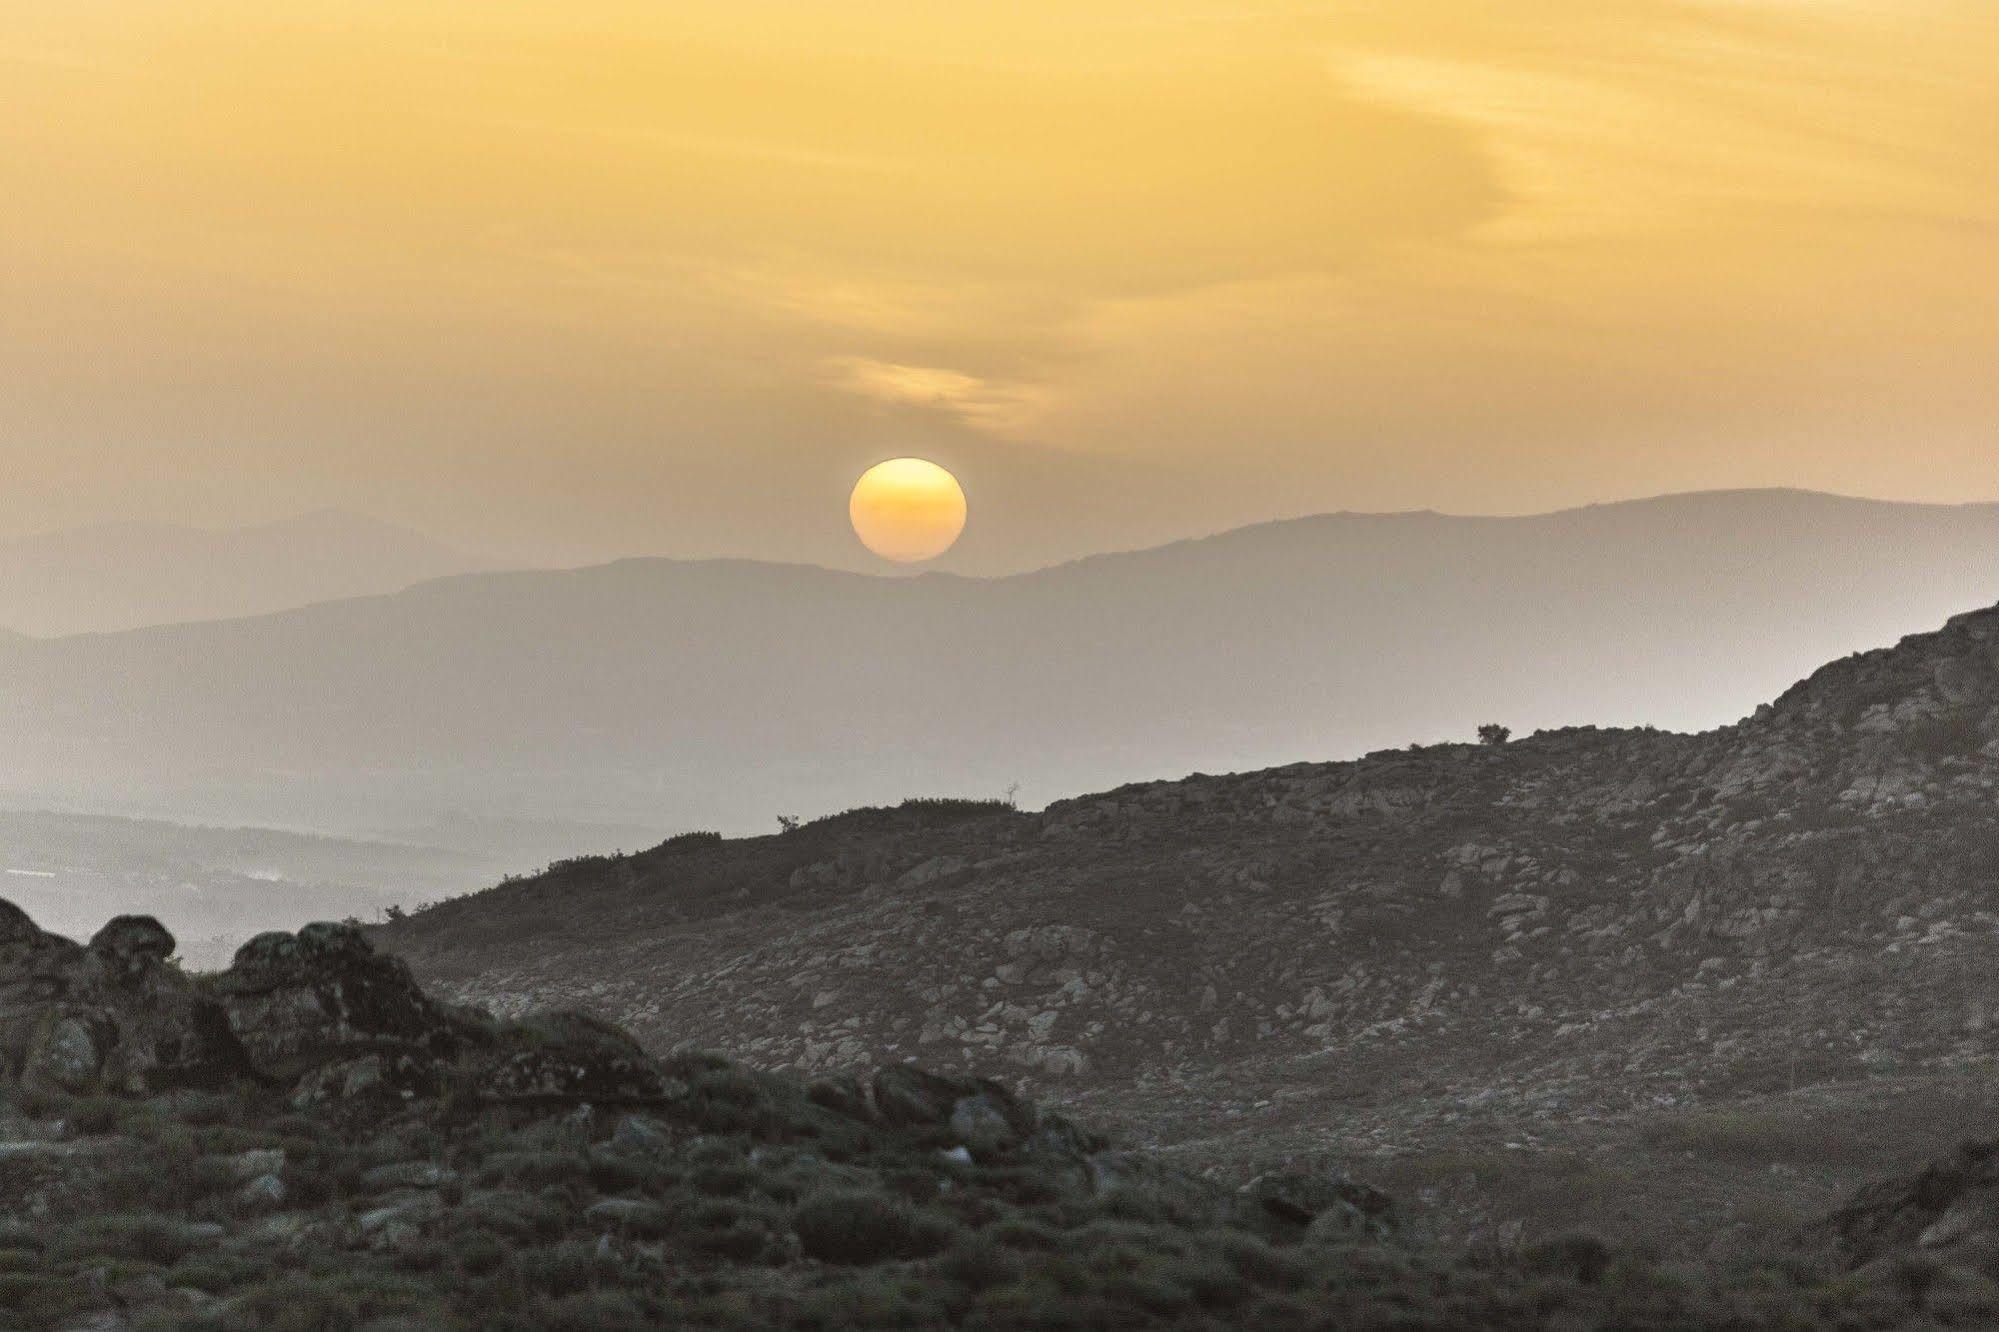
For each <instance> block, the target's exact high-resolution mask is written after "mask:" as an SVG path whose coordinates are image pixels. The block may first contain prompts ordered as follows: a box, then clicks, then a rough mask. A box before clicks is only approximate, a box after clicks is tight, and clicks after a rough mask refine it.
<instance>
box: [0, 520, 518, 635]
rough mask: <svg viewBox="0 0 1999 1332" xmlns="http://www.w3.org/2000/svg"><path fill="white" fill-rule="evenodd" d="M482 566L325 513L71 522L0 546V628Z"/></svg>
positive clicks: (134, 614) (387, 585)
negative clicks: (219, 522)
mask: <svg viewBox="0 0 1999 1332" xmlns="http://www.w3.org/2000/svg"><path fill="white" fill-rule="evenodd" d="M487 567H490V561H487V560H484V559H481V558H479V557H476V556H473V555H468V554H466V553H464V552H462V551H457V550H452V549H451V548H449V547H447V546H444V545H440V544H439V543H437V542H435V541H432V540H430V539H429V538H428V537H424V536H421V535H419V534H418V533H415V532H412V531H409V530H407V529H405V528H401V527H396V526H394V525H392V524H389V523H384V522H378V521H376V520H375V519H372V518H366V517H363V516H361V515H359V514H352V513H341V512H337V511H332V510H326V511H321V512H318V513H310V514H305V515H303V516H301V517H297V518H292V519H287V520H285V521H283V522H276V523H263V524H259V525H257V526H253V527H242V528H235V529H230V530H225V531H207V530H204V529H201V528H194V527H181V526H175V525H172V524H165V523H118V524H112V525H107V526H100V527H85V528H75V529H70V530H67V531H61V532H52V533H48V534H46V535H43V536H37V537H29V538H26V539H23V540H16V541H9V542H0V625H5V626H7V627H8V628H9V629H12V630H15V631H18V632H19V633H23V634H29V635H34V636H38V637H50V636H55V635H60V634H76V633H94V632H107V631H111V630H118V629H130V628H134V627H137V626H140V625H149V624H170V623H175V622H179V621H184V620H212V619H220V618H224V617H228V616H239V615H256V614H261V613H263V612H266V611H274V610H283V609H286V608H287V607H292V606H300V605H304V604H306V603H308V602H314V601H326V600H329V599H331V598H334V597H351V596H357V595H362V594H365V593H371V592H391V591H395V590H397V589H399V588H403V587H407V586H409V585H410V584H411V583H416V582H421V581H423V580H425V579H429V578H437V577H440V576H442V575H445V574H454V573H465V572H468V571H470V570H473V569H481V568H487ZM7 637H9V635H8V634H7V633H5V632H0V641H4V640H5V639H6V638H7Z"/></svg>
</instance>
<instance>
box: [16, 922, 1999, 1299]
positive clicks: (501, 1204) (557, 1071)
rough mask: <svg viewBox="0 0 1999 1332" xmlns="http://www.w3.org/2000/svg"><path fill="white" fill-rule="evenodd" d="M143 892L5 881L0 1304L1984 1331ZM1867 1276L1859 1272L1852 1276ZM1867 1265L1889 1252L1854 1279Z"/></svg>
mask: <svg viewBox="0 0 1999 1332" xmlns="http://www.w3.org/2000/svg"><path fill="white" fill-rule="evenodd" d="M173 948H174V941H173V939H172V937H171V936H170V935H169V934H168V933H167V932H166V931H165V930H164V929H162V928H161V927H160V926H159V925H158V924H157V922H155V921H153V920H151V919H150V918H148V917H140V916H124V917H119V918H118V919H116V920H113V921H112V922H111V923H110V924H108V925H106V926H105V927H104V929H103V930H101V931H100V932H99V933H98V934H97V935H96V937H94V938H93V939H92V940H91V941H90V943H89V944H88V945H79V944H77V943H74V942H71V941H70V940H67V939H63V938H60V937H58V936H55V935H51V934H47V933H45V932H44V931H42V930H40V929H38V928H37V927H36V926H35V925H34V924H33V923H32V922H31V921H29V920H28V919H27V918H26V917H25V916H24V915H22V914H21V913H20V912H19V911H18V910H17V909H15V908H13V907H12V906H11V905H8V904H5V903H0V1325H4V1326H6V1327H8V1328H10V1329H11V1328H55V1329H61V1330H62V1332H129V1330H131V1329H158V1330H161V1332H166V1330H169V1329H213V1330H218V1332H222V1330H229V1332H233V1330H241V1332H252V1330H255V1332H264V1330H265V1329H272V1328H281V1329H342V1330H344V1329H358V1328H364V1327H365V1328H368V1329H375V1330H376V1332H387V1330H388V1329H407V1328H467V1329H470V1328H479V1329H521V1330H522V1332H527V1330H528V1329H535V1330H536V1332H540V1330H542V1329H574V1330H575V1332H584V1330H586V1329H588V1330H589V1332H600V1330H605V1329H610V1330H616V1329H641V1328H650V1327H662V1326H672V1327H744V1328H748V1327H756V1328H767V1327H805V1328H840V1327H861V1326H868V1327H874V1326H912V1327H934V1326H942V1325H957V1326H967V1327H991V1328H1015V1327H1067V1328H1103V1327H1120V1326H1178V1327H1219V1326H1238V1325H1239V1326H1254V1327H1329V1326H1341V1327H1353V1326H1363V1327H1365V1326H1398V1327H1406V1326H1411V1325H1437V1326H1453V1327H1463V1326H1494V1327H1533V1326H1541V1325H1544V1324H1545V1323H1546V1321H1547V1320H1548V1319H1549V1318H1551V1317H1559V1318H1560V1319H1562V1320H1564V1321H1565V1322H1567V1323H1569V1324H1571V1325H1577V1326H1587V1325H1599V1326H1630V1325H1634V1324H1642V1325H1647V1326H1687V1327H1704V1326H1712V1327H1723V1326H1727V1327H1739V1326H1745V1325H1750V1324H1755V1323H1761V1322H1766V1321H1769V1320H1770V1319H1773V1318H1778V1319H1784V1320H1788V1321H1790V1322H1792V1323H1793V1324H1796V1325H1805V1324H1808V1323H1811V1322H1815V1321H1818V1320H1820V1319H1822V1318H1825V1317H1830V1316H1836V1317H1840V1318H1842V1319H1844V1320H1845V1321H1846V1323H1847V1325H1850V1326H1891V1325H1896V1324H1900V1323H1903V1322H1906V1321H1909V1320H1910V1319H1912V1318H1914V1317H1917V1316H1919V1315H1920V1316H1927V1317H1930V1318H1934V1319H1938V1320H1940V1321H1945V1322H1949V1321H1962V1322H1965V1323H1967V1324H1975V1323H1978V1322H1980V1321H1981V1320H1984V1319H1988V1318H1990V1317H1991V1316H1993V1315H1995V1314H1999V1297H1995V1296H1993V1294H1992V1292H1990V1291H1983V1290H1982V1288H1980V1287H1978V1286H1977V1285H1976V1284H1975V1271H1974V1270H1970V1269H1967V1271H1966V1273H1965V1274H1964V1276H1963V1277H1962V1278H1954V1279H1953V1280H1952V1281H1949V1282H1943V1283H1938V1282H1937V1281H1935V1280H1929V1281H1926V1282H1924V1283H1922V1284H1921V1286H1920V1287H1915V1286H1912V1285H1911V1283H1910V1281H1909V1280H1908V1279H1907V1270H1908V1263H1909V1262H1910V1261H1913V1260H1912V1259H1911V1258H1909V1257H1908V1256H1907V1255H1906V1254H1905V1253H1904V1251H1906V1250H1908V1249H1909V1248H1910V1247H1911V1243H1912V1242H1911V1241H1908V1240H1906V1239H1905V1238H1890V1239H1889V1240H1887V1241H1884V1243H1885V1244H1887V1245H1890V1246H1897V1247H1894V1252H1895V1253H1896V1254H1898V1255H1902V1256H1901V1258H1900V1261H1899V1265H1898V1262H1897V1260H1895V1259H1888V1260H1886V1261H1885V1262H1883V1261H1882V1260H1876V1261H1875V1262H1874V1264H1873V1266H1875V1267H1876V1268H1878V1269H1879V1270H1878V1272H1877V1274H1876V1276H1874V1277H1869V1278H1868V1279H1865V1280H1858V1281H1857V1280H1853V1279H1849V1278H1846V1277H1844V1276H1842V1275H1841V1268H1842V1262H1841V1259H1842V1257H1843V1256H1844V1255H1843V1254H1842V1253H1841V1252H1840V1251H1839V1250H1838V1249H1836V1248H1835V1247H1834V1245H1832V1244H1831V1243H1829V1242H1826V1241H1824V1240H1823V1239H1822V1240H1821V1242H1820V1243H1819V1244H1818V1246H1817V1248H1816V1250H1814V1248H1812V1247H1811V1246H1810V1245H1808V1244H1807V1245H1801V1246H1798V1247H1795V1248H1794V1249H1793V1250H1792V1252H1791V1253H1790V1254H1789V1256H1788V1257H1787V1258H1784V1259H1782V1260H1781V1261H1780V1260H1777V1259H1774V1258H1771V1257H1762V1258H1750V1259H1745V1260H1744V1261H1739V1262H1736V1263H1734V1264H1732V1265H1729V1266H1727V1267H1725V1268H1723V1267H1717V1268H1716V1269H1714V1270H1712V1271H1707V1272H1697V1273H1693V1274H1689V1273H1687V1272H1685V1271H1678V1270H1669V1269H1665V1268H1661V1267H1658V1266H1656V1265H1655V1264H1653V1263H1652V1262H1651V1261H1650V1260H1648V1259H1646V1258H1645V1257H1643V1256H1642V1255H1639V1254H1636V1253H1629V1252H1618V1251H1615V1250H1613V1249H1612V1248H1610V1247H1609V1246H1607V1245H1605V1244H1604V1243H1603V1242H1602V1241H1601V1240H1598V1239H1596V1238H1594V1237H1591V1236H1587V1235H1568V1236H1564V1237H1560V1238H1558V1239H1554V1240H1550V1241H1548V1242H1544V1243H1539V1244H1533V1245H1524V1246H1522V1245H1516V1246H1512V1247H1510V1248H1503V1249H1499V1248H1488V1249H1484V1250H1479V1251H1474V1252H1469V1253H1467V1252H1461V1251H1453V1250H1447V1249H1443V1248H1439V1247H1436V1246H1433V1245H1424V1244H1421V1243H1418V1242H1414V1241H1412V1240H1410V1239H1406V1238H1404V1237H1403V1236H1402V1235H1401V1234H1400V1233H1399V1232H1398V1225H1397V1214H1396V1210H1395V1208H1394V1206H1393V1204H1392V1203H1391V1201H1390V1200H1389V1199H1388V1198H1387V1197H1386V1196H1384V1195H1383V1194H1381V1193H1380V1192H1379V1191H1377V1190H1375V1189H1373V1188H1370V1187H1368V1186H1366V1185H1364V1184H1359V1183H1355V1182H1353V1181H1352V1180H1350V1179H1347V1178H1346V1177H1344V1176H1342V1175H1339V1174H1337V1173H1335V1172H1332V1171H1327V1170H1323V1169H1321V1170H1316V1171H1291V1172H1275V1173H1268V1174H1265V1175H1262V1176H1260V1177H1258V1178H1256V1179H1254V1180H1251V1181H1248V1182H1247V1183H1246V1184H1244V1185H1242V1186H1241V1187H1238V1188H1233V1189H1231V1188H1225V1187H1222V1186H1220V1185H1217V1184H1215V1183H1213V1182H1211V1181H1209V1180H1206V1179H1203V1178H1201V1177H1199V1176H1197V1175H1194V1174H1191V1173H1188V1172H1185V1171H1182V1170H1180V1169H1177V1168H1175V1167H1173V1166H1172V1165H1170V1164H1168V1163H1165V1162H1163V1161H1161V1160H1160V1159H1159V1158H1158V1157H1157V1156H1155V1155H1152V1154H1148V1153H1145V1152H1142V1151H1134V1150H1130V1149H1128V1148H1122V1147H1119V1146H1117V1145H1115V1144H1114V1143H1113V1142H1111V1141H1109V1140H1107V1139H1106V1138H1105V1137H1103V1136H1102V1135H1100V1134H1098V1133H1095V1132H1092V1131H1090V1130H1088V1129H1086V1128H1083V1127H1081V1126H1079V1125H1078V1124H1076V1123H1074V1122H1072V1121H1070V1120H1069V1119H1067V1118H1065V1117H1063V1116H1061V1115H1059V1114H1054V1113H1050V1112H1048V1111H1045V1110H1042V1109H1039V1108H1037V1107H1036V1106H1035V1105H1034V1104H1032V1103H1031V1102H1029V1101H1026V1100H1023V1099H1022V1098H1020V1097H1018V1096H1016V1095H1015V1094H1013V1093H1012V1092H1010V1091H1009V1090H1008V1089H1007V1088H1006V1087H1004V1086H1002V1085H1000V1084H999V1083H996V1082H992V1081H988V1080H984V1079H978V1078H972V1077H964V1076H951V1075H943V1074H937V1073H932V1072H926V1071H924V1070H922V1069H920V1068H917V1067H915V1066H914V1065H909V1064H890V1065H886V1066H883V1067H881V1068H879V1069H876V1070H873V1071H872V1072H871V1073H870V1074H869V1075H868V1076H866V1077H860V1076H838V1077H832V1078H825V1079H820V1080H816V1081H811V1082H806V1081H803V1080H801V1079H798V1078H795V1077H782V1076H775V1075H769V1074H759V1073H755V1072H752V1071H750V1070H746V1069H743V1068H741V1067H738V1066H736V1065H733V1064H731V1063H730V1062H729V1061H727V1060H725V1059H721V1058H718V1057H715V1056H709V1055H693V1054H690V1055H683V1056H679V1057H674V1058H668V1059H665V1060H655V1059H653V1058H651V1057H649V1056H648V1055H646V1054H645V1053H644V1052H643V1051H642V1050H641V1049H640V1048H639V1047H638V1045H637V1044H636V1043H634V1042H633V1041H632V1040H631V1039H630V1038H629V1037H627V1036H626V1035H624V1034H623V1033H621V1032H619V1031H617V1030H616V1029H615V1028H612V1027H609V1026H607V1025H605V1024H603V1023H600V1022H597V1021H595V1020H593V1019H590V1018H587V1017H583V1016H580V1015H576V1014H566V1013H544V1014H537V1015H533V1016H529V1017H526V1018H524V1019H521V1020H518V1021H498V1020H495V1019H493V1018H491V1017H490V1016H488V1015H486V1014H483V1013H479V1012H475V1011H470V1010H462V1009H454V1008H451V1007H449V1006H446V1005H442V1004H439V1003H437V1002H435V1001H433V1000H432V999H430V998H429V997H427V996H426V995H425V994H424V993H423V992H422V991H421V990H420V989H419V988H418V987H417V986H416V985H415V983H414V982H413V980H412V978H411V976H410V973H409V970H408V968H407V967H406V966H404V965H403V964H402V963H401V962H399V961H397V960H396V959H393V958H389V957H384V956H381V955H378V954H376V953H375V952H374V951H373V950H372V949H371V948H370V946H369V945H368V943H367V942H366V941H365V939H363V938H362V937H361V935H360V934H359V933H358V932H357V931H356V930H355V929H353V928H352V927H351V926H344V925H332V924H324V925H312V926H308V927H306V928H305V929H302V930H300V931H299V932H298V933H297V934H296V935H291V934H268V935H263V936H260V937H259V938H257V939H255V940H253V941H251V942H250V943H249V944H246V945H245V946H244V947H243V949H242V950H241V951H240V952H239V953H238V955H237V956H236V958H235V960H234V962H233V963H232V965H231V966H230V967H229V969H228V970H226V971H224V972H222V973H219V974H216V975H213V976H208V977H202V978H190V977H189V976H187V975H186V974H184V973H183V972H182V971H181V970H180V969H179V968H178V967H177V966H176V965H175V964H174V963H173V962H172V961H171V960H170V955H171V953H172V951H173ZM1845 1265H1849V1266H1850V1265H1851V1264H1850V1262H1849V1263H1847V1264H1845ZM1863 1271H1865V1269H1863Z"/></svg>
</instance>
